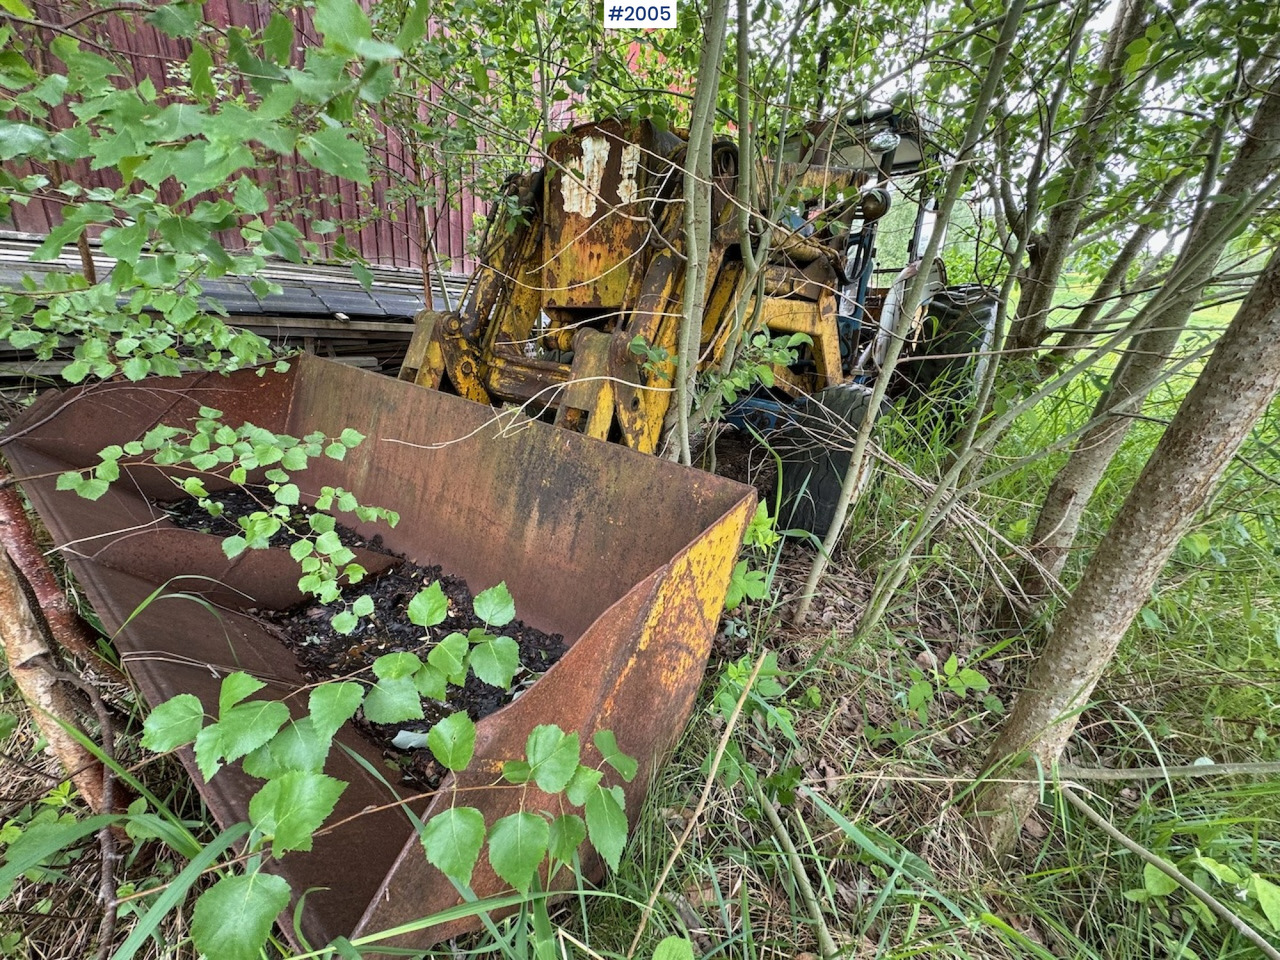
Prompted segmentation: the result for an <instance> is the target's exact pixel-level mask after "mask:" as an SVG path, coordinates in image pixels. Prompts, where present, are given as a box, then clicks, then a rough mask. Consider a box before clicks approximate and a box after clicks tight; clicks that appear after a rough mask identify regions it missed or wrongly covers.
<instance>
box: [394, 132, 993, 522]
mask: <svg viewBox="0 0 1280 960" xmlns="http://www.w3.org/2000/svg"><path fill="white" fill-rule="evenodd" d="M790 143H791V144H792V146H791V147H790V151H789V152H790V159H783V160H782V161H781V169H775V164H773V163H771V162H768V161H762V162H761V163H760V164H759V167H758V170H757V175H756V176H755V177H753V178H752V182H753V183H755V184H766V185H768V184H770V183H771V182H772V181H773V180H775V179H776V180H777V181H778V182H781V183H783V184H787V185H788V186H789V191H790V192H789V193H788V197H799V198H801V199H800V200H798V201H797V202H796V203H795V204H794V205H793V206H790V207H788V208H787V209H786V210H785V212H784V216H783V217H782V218H781V221H780V222H779V223H778V225H777V226H776V227H775V230H774V236H773V240H772V244H771V245H770V247H769V250H768V254H767V259H766V261H765V263H764V264H763V265H762V267H761V271H760V272H761V273H762V276H759V275H757V276H756V277H755V278H751V277H749V276H748V274H747V271H746V268H745V266H744V263H743V257H742V254H741V245H742V242H743V239H744V238H743V236H742V232H741V231H742V226H741V224H742V222H743V218H742V217H740V216H739V215H738V204H737V200H736V197H737V192H738V189H737V188H738V146H737V144H736V143H734V142H732V141H729V140H719V141H717V142H715V143H714V145H713V151H712V181H713V183H712V186H713V189H712V201H711V218H712V219H711V222H712V240H711V250H710V256H709V260H708V269H707V278H708V281H707V290H706V301H705V310H704V313H703V320H702V330H701V343H700V350H699V369H700V370H701V371H714V370H719V369H720V368H721V367H722V365H723V366H727V364H725V363H724V361H725V353H726V351H727V350H731V349H733V344H734V343H735V342H747V343H755V344H759V345H771V346H773V348H774V349H772V350H771V351H768V352H767V355H768V357H769V362H768V363H766V364H764V365H763V366H764V370H763V371H760V365H758V366H757V368H756V369H757V371H760V372H759V375H758V377H757V379H758V380H759V381H762V382H761V383H759V385H757V386H756V387H755V388H754V390H753V391H751V393H750V394H749V395H748V396H747V397H745V398H742V399H739V398H738V397H737V396H736V391H734V390H732V389H728V390H725V391H724V393H725V394H726V396H728V397H733V398H734V399H738V400H739V402H738V403H737V404H736V406H735V407H734V408H733V409H730V410H729V411H728V418H729V419H730V421H731V422H737V423H746V422H754V423H755V424H757V425H760V426H762V427H764V428H765V429H766V430H771V431H772V432H773V434H774V436H775V437H778V438H779V439H780V443H779V447H780V448H781V449H782V450H783V460H784V463H783V471H782V487H783V490H782V493H783V502H784V509H785V511H786V513H787V515H786V516H785V517H783V518H781V519H782V520H783V525H785V526H790V527H795V528H800V529H804V530H809V531H813V532H816V533H823V532H825V530H826V526H827V525H829V523H830V520H831V516H832V514H833V512H834V496H835V493H836V492H837V491H838V490H839V486H840V481H841V478H842V476H843V474H844V472H845V471H846V470H847V468H848V461H849V452H848V447H849V443H848V435H849V433H850V431H856V429H857V426H858V424H859V423H860V422H861V419H862V415H863V413H864V412H865V410H866V407H867V400H868V397H869V394H870V390H869V388H868V387H867V386H866V383H867V382H869V381H870V380H871V379H873V378H874V376H875V374H876V371H877V365H878V363H879V362H880V361H881V360H882V359H883V357H884V352H885V349H886V348H887V345H888V342H889V336H890V333H889V331H891V330H892V328H893V326H894V320H895V318H896V317H897V312H898V311H897V309H896V308H897V306H898V304H900V303H901V300H902V295H903V291H904V288H905V285H906V282H907V280H908V278H909V277H910V276H911V275H913V274H914V272H915V271H917V270H920V269H924V266H923V265H922V264H920V263H918V262H917V261H918V248H919V246H920V240H921V237H922V234H923V233H924V231H925V230H926V229H927V228H928V226H929V221H930V206H931V203H930V201H929V200H928V199H921V200H920V201H918V204H917V210H916V212H915V218H914V226H913V229H912V230H911V231H910V234H911V237H910V241H909V243H908V244H907V249H906V251H905V254H904V258H903V259H902V261H901V262H899V263H891V264H889V265H886V266H881V265H880V263H879V262H878V260H877V229H878V226H879V225H880V223H881V222H882V220H883V218H884V217H885V215H886V214H887V213H888V211H889V209H890V206H891V204H892V202H893V197H894V193H893V182H894V179H895V178H899V177H903V176H904V175H910V174H915V173H918V172H920V171H921V170H922V168H923V167H924V165H925V163H926V162H927V147H926V140H925V138H924V137H923V136H922V134H921V132H920V129H919V126H918V124H917V123H916V122H915V121H914V119H913V118H911V117H910V116H907V115H902V114H898V113H895V112H893V111H884V112H882V113H878V114H872V115H867V116H860V117H856V118H852V119H850V118H846V119H844V120H842V121H840V122H830V121H828V122H825V123H823V124H819V125H816V126H814V127H810V128H808V129H807V130H805V131H804V132H803V133H802V134H801V135H797V136H794V137H792V138H790ZM686 146H687V144H686V141H685V140H684V139H683V138H682V137H681V136H679V135H678V134H677V133H675V132H672V131H670V130H666V129H660V128H659V127H658V126H656V125H654V124H653V123H652V122H650V121H647V120H645V121H639V122H629V121H624V120H619V119H611V120H605V121H602V122H597V123H589V124H584V125H581V126H577V127H575V128H573V129H571V130H569V131H568V132H566V133H564V134H562V135H561V136H559V137H558V138H557V139H555V140H554V142H552V144H551V145H550V147H549V149H548V151H547V162H546V165H545V166H544V167H543V168H542V169H540V170H534V171H530V172H525V173H521V174H518V175H515V176H513V177H511V178H510V179H509V180H508V181H507V183H506V184H505V187H504V189H503V191H502V193H501V194H500V196H499V197H498V199H497V201H496V202H495V203H494V205H493V209H492V212H491V215H490V217H489V219H488V223H487V227H486V231H485V235H484V239H483V243H482V247H481V254H480V265H479V268H478V269H477V270H476V271H475V273H474V275H473V277H472V280H471V283H470V285H469V287H468V291H467V293H466V295H465V299H464V301H463V303H462V306H461V308H460V309H459V310H457V311H452V312H447V311H434V310H427V311H423V312H422V313H421V314H419V315H418V317H417V319H416V327H415V331H414V336H413V340H412V342H411V344H410V347H409V350H408V354H407V356H406V359H405V362H404V365H403V367H402V369H401V373H400V376H401V379H406V380H411V381H413V382H415V383H417V384H420V385H423V386H427V387H431V388H435V389H440V390H447V391H450V392H454V393H457V394H460V395H461V396H463V397H467V398H469V399H471V400H474V401H476V402H478V403H485V404H492V405H495V406H498V405H508V404H513V405H518V406H521V407H523V408H524V410H525V411H526V412H527V413H528V414H529V415H530V416H534V417H538V418H540V419H544V420H549V421H552V422H554V423H556V424H557V425H560V426H562V427H564V428H566V429H570V430H575V431H577V432H580V433H584V434H586V435H588V436H591V437H595V438H598V439H600V440H607V441H616V442H619V443H623V444H625V445H627V446H629V447H632V448H634V449H636V450H639V451H642V452H646V453H655V452H658V451H659V449H660V447H661V445H662V444H663V443H664V441H665V439H666V436H667V433H668V432H669V430H670V420H671V418H670V416H669V414H670V411H671V408H672V406H673V404H672V400H673V396H674V391H673V389H672V384H673V377H674V373H675V368H676V353H677V343H678V337H679V327H680V323H681V314H682V310H681V307H682V298H683V291H684V282H683V277H684V262H685V258H684V252H683V250H684V239H685V234H684V218H683V203H682V199H681V198H682V187H683V165H684V159H685V157H684V155H685V150H686ZM784 156H785V155H784ZM765 189H766V188H762V189H761V190H758V191H757V194H758V197H757V204H756V208H757V212H759V213H761V214H762V215H763V214H764V213H765V209H766V206H765V201H766V199H767V198H766V197H765V196H764V193H765ZM756 219H757V220H759V218H756ZM753 229H754V228H753ZM753 240H754V238H753ZM928 270H929V273H930V276H929V278H928V289H927V294H926V298H925V300H924V303H923V305H922V306H921V308H920V310H919V311H918V312H917V315H916V317H915V319H914V321H913V324H912V326H911V332H910V334H909V339H908V342H907V343H906V344H904V349H903V352H902V356H903V358H904V362H903V364H902V366H901V373H899V374H898V375H897V376H896V377H895V379H894V381H893V382H892V384H891V389H890V392H889V397H890V398H897V397H902V398H904V400H905V402H907V403H911V402H913V401H918V400H919V399H920V398H922V397H931V396H932V395H933V392H934V390H935V388H936V387H937V388H940V387H941V385H944V384H949V385H950V386H951V387H955V385H957V384H960V385H962V386H963V385H964V384H965V383H968V384H972V381H973V373H974V368H975V366H976V365H977V362H978V361H977V358H978V357H980V355H981V353H982V352H983V350H984V349H985V348H986V346H987V345H988V343H989V340H990V336H991V331H992V327H993V323H994V317H995V308H996V300H995V298H994V297H993V296H992V294H991V292H990V291H989V290H987V289H986V288H983V287H979V286H976V285H969V286H962V287H948V286H947V283H946V276H945V269H944V267H943V265H942V262H941V261H940V260H939V261H937V262H935V263H934V264H930V265H929V266H928ZM886 281H887V282H886ZM744 300H745V311H742V310H740V309H739V307H740V305H741V304H742V302H743V301H744ZM757 300H758V302H757ZM741 317H745V318H746V325H745V326H743V328H742V329H737V327H738V325H739V323H740V318H741ZM762 334H763V337H762V336H761V335H762ZM819 421H820V422H821V423H822V424H824V425H825V426H824V427H823V428H821V429H813V426H814V425H815V424H817V423H818V422H819ZM832 424H835V426H836V429H835V430H832V429H831V425H832ZM788 437H789V438H790V442H789V441H788V439H787V438H788ZM806 438H807V439H806ZM797 440H798V442H796V441H797Z"/></svg>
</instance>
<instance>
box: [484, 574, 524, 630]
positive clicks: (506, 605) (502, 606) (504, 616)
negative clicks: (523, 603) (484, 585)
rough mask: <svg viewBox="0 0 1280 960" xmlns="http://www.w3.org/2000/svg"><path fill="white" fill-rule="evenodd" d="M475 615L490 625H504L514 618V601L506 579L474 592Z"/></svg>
mask: <svg viewBox="0 0 1280 960" xmlns="http://www.w3.org/2000/svg"><path fill="white" fill-rule="evenodd" d="M475 612H476V616H477V617H479V618H480V619H481V620H483V621H484V622H485V623H487V624H488V625H489V626H490V627H505V626H506V625H507V624H508V623H510V622H511V621H512V620H514V619H515V618H516V603H515V601H514V600H512V599H511V592H510V591H509V590H508V589H507V584H506V581H503V582H502V583H500V584H498V585H497V586H496V587H490V588H489V589H488V590H482V591H480V592H479V593H477V594H476V599H475Z"/></svg>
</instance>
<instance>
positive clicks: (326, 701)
mask: <svg viewBox="0 0 1280 960" xmlns="http://www.w3.org/2000/svg"><path fill="white" fill-rule="evenodd" d="M363 699H364V688H363V687H362V686H360V684H358V683H355V682H353V681H350V680H345V681H342V682H341V683H322V684H321V685H320V686H318V687H316V688H315V689H314V690H312V691H311V696H310V698H309V699H308V700H307V706H308V708H309V709H310V711H311V720H312V722H313V723H315V725H316V731H317V732H318V733H319V734H320V735H321V736H323V737H326V738H329V737H332V736H333V735H334V734H335V733H337V732H338V728H339V727H341V726H342V725H343V724H344V723H346V722H347V721H348V720H350V719H351V718H352V717H353V716H355V713H356V710H358V709H359V708H360V702H361V701H362V700H363Z"/></svg>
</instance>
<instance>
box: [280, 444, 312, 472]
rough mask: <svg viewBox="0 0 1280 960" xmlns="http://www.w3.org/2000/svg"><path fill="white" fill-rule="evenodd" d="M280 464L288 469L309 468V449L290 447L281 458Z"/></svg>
mask: <svg viewBox="0 0 1280 960" xmlns="http://www.w3.org/2000/svg"><path fill="white" fill-rule="evenodd" d="M280 466H282V467H284V468H285V469H286V470H305V469H307V451H306V449H305V448H303V447H290V448H289V449H288V450H286V451H285V452H284V456H283V457H281V458H280Z"/></svg>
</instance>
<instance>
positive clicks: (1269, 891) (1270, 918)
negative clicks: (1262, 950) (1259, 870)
mask: <svg viewBox="0 0 1280 960" xmlns="http://www.w3.org/2000/svg"><path fill="white" fill-rule="evenodd" d="M1247 885H1248V888H1249V892H1250V893H1252V894H1253V896H1254V898H1255V899H1256V900H1257V901H1258V906H1259V907H1260V908H1261V910H1262V914H1263V916H1265V917H1266V918H1267V923H1269V924H1271V929H1272V930H1275V931H1277V932H1280V886H1276V884H1274V883H1272V882H1271V881H1270V880H1267V879H1266V878H1265V877H1260V876H1258V875H1257V874H1256V873H1255V874H1253V875H1251V876H1250V877H1249V880H1248V883H1247Z"/></svg>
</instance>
